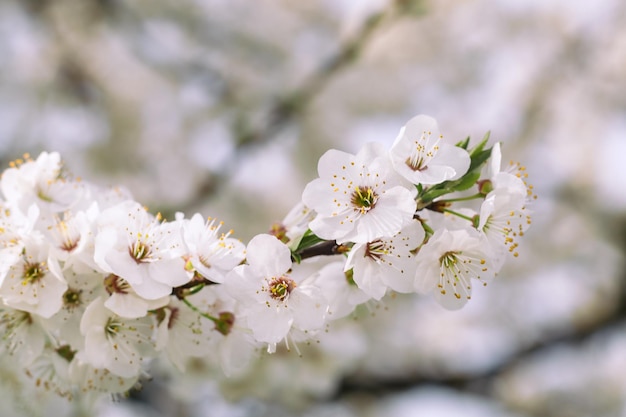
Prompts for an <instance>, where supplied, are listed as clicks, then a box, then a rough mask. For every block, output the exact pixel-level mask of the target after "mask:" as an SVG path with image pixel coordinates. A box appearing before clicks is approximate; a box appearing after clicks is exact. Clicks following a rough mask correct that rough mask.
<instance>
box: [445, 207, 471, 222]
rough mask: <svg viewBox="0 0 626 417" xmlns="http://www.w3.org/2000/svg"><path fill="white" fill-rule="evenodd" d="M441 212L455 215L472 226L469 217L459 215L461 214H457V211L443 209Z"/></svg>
mask: <svg viewBox="0 0 626 417" xmlns="http://www.w3.org/2000/svg"><path fill="white" fill-rule="evenodd" d="M443 211H444V212H446V213H450V214H453V215H455V216H457V217H460V218H462V219H465V220H467V221H469V222H471V223H472V224H474V219H473V218H471V217H469V216H466V215H465V214H461V213H459V212H457V211H454V210H450V209H443Z"/></svg>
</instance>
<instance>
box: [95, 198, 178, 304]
mask: <svg viewBox="0 0 626 417" xmlns="http://www.w3.org/2000/svg"><path fill="white" fill-rule="evenodd" d="M98 227H99V231H98V234H97V235H96V239H95V252H94V260H95V262H96V263H97V264H98V266H99V267H100V268H102V269H103V270H104V271H106V272H110V273H113V274H115V275H117V276H119V277H121V278H123V279H124V280H126V282H128V284H130V286H131V287H132V288H133V290H135V292H136V293H137V294H139V295H140V296H141V297H143V298H146V299H149V300H154V299H158V298H161V297H164V296H166V295H169V294H170V293H171V291H172V288H173V287H177V286H180V285H183V284H185V283H187V282H188V281H189V279H190V278H189V277H188V276H187V274H186V273H185V262H184V260H183V258H182V255H183V254H184V245H183V244H182V231H181V229H180V225H179V224H175V223H172V224H170V223H161V222H160V221H159V219H158V218H156V217H154V216H152V215H151V214H150V213H148V212H147V211H146V210H145V209H144V208H143V207H141V205H139V203H136V202H134V201H127V202H123V203H120V204H118V205H116V206H113V207H111V208H109V209H107V210H105V211H103V212H102V213H101V214H100V216H99V218H98Z"/></svg>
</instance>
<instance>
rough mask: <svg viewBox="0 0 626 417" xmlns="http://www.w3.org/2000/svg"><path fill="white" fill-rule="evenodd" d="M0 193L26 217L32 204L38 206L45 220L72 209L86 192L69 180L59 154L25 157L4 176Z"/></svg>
mask: <svg viewBox="0 0 626 417" xmlns="http://www.w3.org/2000/svg"><path fill="white" fill-rule="evenodd" d="M0 190H1V191H2V194H3V195H4V197H5V198H6V200H7V202H9V203H10V204H11V205H12V206H14V207H16V208H18V209H20V210H21V211H22V212H24V213H25V212H26V211H27V210H28V207H30V206H31V205H32V204H36V205H38V206H39V207H40V209H41V210H42V218H45V215H47V213H58V212H62V211H64V210H67V209H69V208H70V207H72V205H74V204H75V203H76V202H77V201H78V200H79V199H80V198H81V196H82V194H83V192H84V191H83V186H82V184H81V183H80V182H78V181H72V180H70V179H68V178H67V176H66V173H65V172H64V171H63V164H62V162H61V156H60V155H59V154H58V153H57V152H51V153H47V152H42V153H41V154H40V155H39V156H38V157H37V159H36V160H32V159H30V156H28V155H26V159H25V160H18V161H16V162H14V163H13V167H12V168H9V169H7V170H5V171H4V173H3V175H2V178H1V179H0Z"/></svg>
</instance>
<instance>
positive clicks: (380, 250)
mask: <svg viewBox="0 0 626 417" xmlns="http://www.w3.org/2000/svg"><path fill="white" fill-rule="evenodd" d="M424 237H425V232H424V228H423V227H422V225H421V223H420V222H419V221H416V220H414V221H413V222H411V223H409V225H408V226H406V227H404V228H403V229H402V230H401V231H400V232H398V233H397V234H396V235H394V236H393V237H390V238H381V239H376V240H374V241H372V242H367V243H357V244H355V245H354V246H353V247H352V249H351V250H350V253H349V255H348V259H347V261H346V266H345V270H346V271H348V270H350V269H353V271H354V272H353V274H354V282H355V283H356V285H357V286H358V287H359V288H360V289H361V290H363V291H364V292H365V293H366V294H368V295H369V296H371V297H372V298H374V299H376V300H380V299H381V298H382V297H383V296H384V295H385V293H386V292H387V289H388V288H391V289H392V290H394V291H398V292H402V293H409V292H413V291H414V285H413V278H414V275H415V266H416V264H415V256H414V255H413V251H414V250H415V249H417V248H418V247H419V246H420V245H421V244H422V242H423V241H424Z"/></svg>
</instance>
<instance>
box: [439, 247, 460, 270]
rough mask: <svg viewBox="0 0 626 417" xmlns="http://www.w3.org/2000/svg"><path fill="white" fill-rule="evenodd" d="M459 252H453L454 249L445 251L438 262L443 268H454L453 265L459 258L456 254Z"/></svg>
mask: <svg viewBox="0 0 626 417" xmlns="http://www.w3.org/2000/svg"><path fill="white" fill-rule="evenodd" d="M460 254H461V253H460V252H454V251H450V252H446V253H444V254H443V255H441V257H440V258H439V263H440V264H441V266H442V267H443V268H446V269H450V268H454V266H455V265H456V263H457V261H458V259H459V258H458V257H457V255H460Z"/></svg>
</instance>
